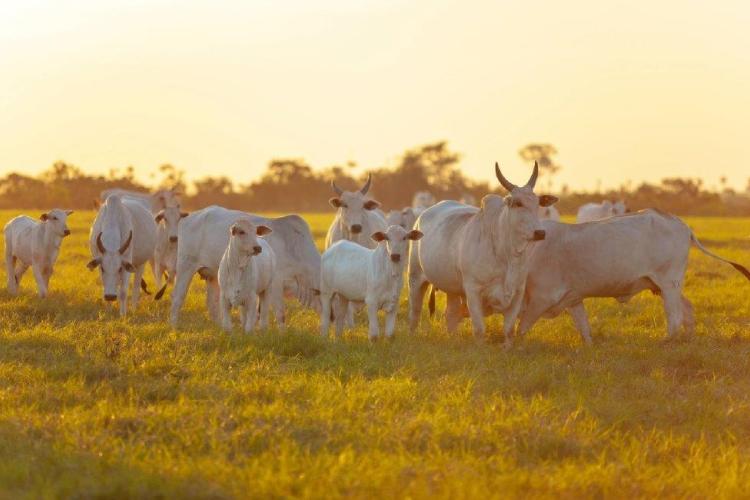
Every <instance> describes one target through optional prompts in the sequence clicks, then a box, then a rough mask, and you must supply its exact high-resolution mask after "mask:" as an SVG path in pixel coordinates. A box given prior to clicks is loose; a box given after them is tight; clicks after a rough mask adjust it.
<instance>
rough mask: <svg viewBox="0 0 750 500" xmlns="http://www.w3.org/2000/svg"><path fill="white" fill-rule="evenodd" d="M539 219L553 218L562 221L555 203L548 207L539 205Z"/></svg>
mask: <svg viewBox="0 0 750 500" xmlns="http://www.w3.org/2000/svg"><path fill="white" fill-rule="evenodd" d="M539 220H553V221H555V222H560V212H558V211H557V208H555V206H554V205H550V206H548V207H541V206H540V207H539Z"/></svg>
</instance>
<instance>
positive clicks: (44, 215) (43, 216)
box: [39, 214, 49, 221]
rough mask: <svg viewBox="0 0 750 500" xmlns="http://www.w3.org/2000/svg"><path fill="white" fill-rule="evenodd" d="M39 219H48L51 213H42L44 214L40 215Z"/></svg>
mask: <svg viewBox="0 0 750 500" xmlns="http://www.w3.org/2000/svg"><path fill="white" fill-rule="evenodd" d="M39 219H40V220H44V221H46V220H47V219H49V215H48V214H42V215H40V216H39Z"/></svg>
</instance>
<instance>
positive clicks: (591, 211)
mask: <svg viewBox="0 0 750 500" xmlns="http://www.w3.org/2000/svg"><path fill="white" fill-rule="evenodd" d="M625 212H627V207H626V206H625V202H624V201H622V200H620V201H617V202H614V203H613V202H611V201H609V200H604V201H603V202H601V203H586V204H585V205H582V206H581V207H580V208H579V209H578V215H577V216H576V222H577V223H578V224H580V223H582V222H591V221H594V220H601V219H606V218H607V217H612V216H614V215H622V214H624V213H625Z"/></svg>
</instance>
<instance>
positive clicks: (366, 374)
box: [0, 211, 750, 498]
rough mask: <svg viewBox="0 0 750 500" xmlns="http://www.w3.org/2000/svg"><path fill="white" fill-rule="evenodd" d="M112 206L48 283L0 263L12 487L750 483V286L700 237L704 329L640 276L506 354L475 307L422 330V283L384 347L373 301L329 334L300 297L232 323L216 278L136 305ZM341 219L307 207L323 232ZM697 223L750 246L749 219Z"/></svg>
mask: <svg viewBox="0 0 750 500" xmlns="http://www.w3.org/2000/svg"><path fill="white" fill-rule="evenodd" d="M17 213H18V212H15V211H4V212H0V223H1V224H3V225H4V224H5V223H6V222H7V221H8V220H9V219H10V218H11V217H12V216H14V215H16V214H17ZM30 215H37V214H36V213H33V214H30ZM93 215H94V214H93V212H83V213H81V212H77V213H75V214H73V215H72V216H71V217H70V218H69V219H68V220H69V225H70V227H71V230H72V231H73V234H72V235H71V236H70V237H69V238H66V239H65V241H64V242H63V247H62V250H61V253H60V258H59V260H58V263H57V267H56V269H55V274H54V275H53V277H52V280H51V285H50V290H51V292H50V296H49V298H48V299H47V300H45V301H40V300H39V299H38V298H37V297H36V291H35V286H34V282H33V278H32V276H31V273H30V272H29V273H27V275H26V276H25V277H24V280H23V282H22V287H21V289H22V292H21V294H20V296H18V297H16V298H13V297H10V296H9V295H8V293H7V292H6V291H5V271H4V267H3V270H2V271H0V273H2V275H1V276H0V279H1V280H2V291H0V496H2V497H7V498H18V497H24V496H26V497H72V496H79V497H138V498H153V497H170V498H174V497H194V498H205V497H212V498H225V497H226V498H234V497H262V498H268V497H283V496H301V497H344V496H346V497H386V498H387V497H394V496H397V497H428V496H429V497H432V496H438V497H527V496H532V497H539V496H552V495H554V496H564V497H569V498H573V497H580V496H585V497H599V496H608V497H652V496H655V495H658V496H667V497H673V496H683V497H684V496H687V497H715V498H728V497H747V496H750V329H749V328H748V324H749V323H750V301H748V296H750V283H748V282H747V281H746V280H745V279H744V278H743V277H742V276H741V275H740V274H739V273H737V272H736V271H734V270H733V269H732V268H731V267H730V266H728V265H725V264H723V263H721V262H718V261H715V260H712V259H709V258H708V257H705V256H703V255H702V254H699V253H698V252H697V251H693V252H692V253H691V260H690V265H689V267H688V275H687V281H686V283H687V284H686V295H687V296H688V298H689V299H690V300H691V301H692V302H693V304H694V306H695V311H696V321H697V326H696V336H695V337H694V338H692V339H689V340H680V341H677V342H673V343H669V344H663V343H662V339H663V338H664V336H665V330H666V329H665V321H664V315H663V310H662V306H661V302H660V300H659V299H658V298H657V297H654V296H652V295H650V294H641V295H639V296H637V297H636V298H635V299H633V300H632V301H631V302H630V303H628V304H625V305H621V304H618V303H617V302H616V301H615V300H612V299H601V300H589V301H588V302H587V309H588V311H589V314H590V319H591V324H592V329H593V338H594V346H593V347H584V346H582V344H581V342H580V339H579V337H578V334H577V333H576V331H575V330H574V328H573V325H572V321H571V320H570V318H569V317H567V316H561V317H559V318H557V319H555V320H542V321H540V322H539V323H538V324H537V325H536V326H535V328H534V329H533V330H532V331H531V332H530V334H529V335H528V336H527V337H526V339H525V340H523V341H519V342H518V343H517V345H516V347H515V348H514V349H513V350H511V351H509V352H506V351H504V350H503V349H502V347H501V345H500V344H487V345H480V344H477V343H475V342H474V341H473V339H472V337H471V334H470V325H469V323H468V320H466V321H465V322H464V323H463V325H462V328H461V332H460V335H459V336H457V337H451V336H448V335H447V334H446V333H445V331H444V329H443V328H442V327H441V325H440V323H438V322H435V323H432V324H431V323H430V322H429V321H427V320H425V321H423V327H422V330H421V331H419V332H415V333H413V334H410V333H409V332H408V331H407V329H406V323H407V321H406V316H405V315H406V303H405V297H406V293H404V294H403V295H402V305H401V309H400V313H399V320H398V326H397V329H396V340H395V341H394V342H393V343H382V342H381V343H377V344H373V345H371V344H370V343H369V342H368V341H367V340H366V321H365V316H366V315H364V314H363V315H362V316H360V317H359V320H358V326H357V328H356V330H355V331H353V332H350V333H348V334H347V335H346V336H345V338H344V339H343V340H342V341H335V340H333V339H329V340H323V339H321V338H319V336H318V318H317V317H316V316H315V315H314V314H313V313H312V312H310V311H302V310H300V309H299V308H298V307H296V306H291V307H290V309H291V310H290V311H289V313H288V325H289V329H288V332H286V333H284V334H280V333H278V332H275V331H273V332H271V333H267V334H260V335H257V334H256V335H251V336H246V335H243V334H241V333H240V332H239V329H238V328H236V329H235V332H234V333H233V334H231V335H227V334H225V333H224V332H222V331H221V330H220V329H219V327H218V326H216V325H213V324H212V323H211V322H210V321H209V320H208V318H207V315H206V311H205V307H204V303H203V300H204V299H203V293H202V292H203V283H202V282H201V281H200V280H197V279H196V280H194V281H193V284H192V287H191V291H190V294H189V297H188V300H187V302H186V306H185V308H184V310H183V315H182V318H181V324H182V327H181V329H179V330H178V331H172V330H171V328H170V327H169V325H168V323H167V316H168V306H169V299H168V295H166V296H165V299H164V300H162V301H161V302H154V301H153V300H151V299H150V298H149V297H145V298H144V299H142V302H141V304H140V306H139V308H138V310H137V311H136V312H135V313H132V314H130V315H129V316H128V317H127V318H126V319H124V320H120V319H119V318H118V315H117V312H116V310H115V308H114V307H113V306H112V305H111V304H106V303H104V301H103V300H102V299H101V288H100V285H99V284H98V273H97V272H89V271H88V270H87V269H86V266H85V264H86V262H88V260H89V259H90V256H89V251H88V228H89V227H90V223H91V220H92V219H93ZM331 218H332V214H319V215H310V216H309V217H307V220H308V222H309V223H310V224H311V226H312V228H313V231H314V234H315V237H316V241H317V242H318V244H319V245H321V246H322V242H323V239H324V237H325V231H326V228H327V225H328V223H329V221H330V220H331ZM687 222H688V223H689V224H690V225H691V227H692V228H693V229H694V231H695V232H696V234H697V236H698V237H699V238H700V239H701V240H702V241H703V243H704V244H706V246H707V247H708V248H710V249H712V250H715V251H716V252H718V253H720V254H721V255H722V256H725V257H727V258H730V259H733V260H737V261H739V262H741V263H744V264H746V265H747V264H750V251H749V250H750V220H748V219H718V218H688V219H687ZM146 279H147V281H148V283H149V286H150V287H151V288H152V290H153V276H152V275H151V274H150V269H149V270H148V271H147V274H146ZM442 299H443V298H442V297H441V296H440V295H439V302H438V310H439V311H442V309H443V304H442V302H440V301H441V300H442ZM499 329H500V319H499V318H497V317H496V318H493V319H492V320H491V321H490V323H489V328H488V331H490V332H493V333H496V332H498V331H499Z"/></svg>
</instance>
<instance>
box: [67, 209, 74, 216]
mask: <svg viewBox="0 0 750 500" xmlns="http://www.w3.org/2000/svg"><path fill="white" fill-rule="evenodd" d="M72 213H73V211H72V210H66V211H65V215H70V214H72Z"/></svg>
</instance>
